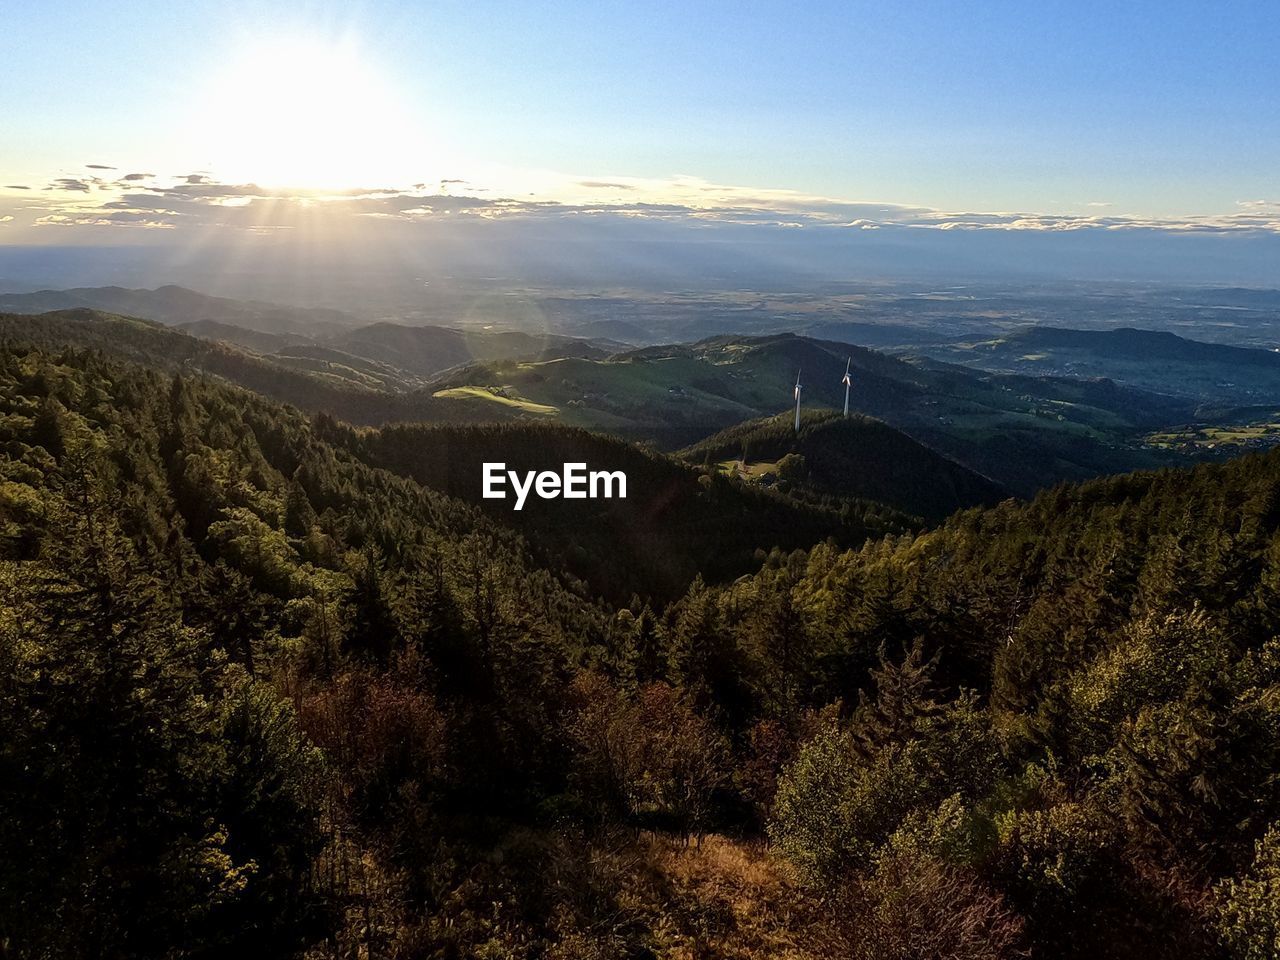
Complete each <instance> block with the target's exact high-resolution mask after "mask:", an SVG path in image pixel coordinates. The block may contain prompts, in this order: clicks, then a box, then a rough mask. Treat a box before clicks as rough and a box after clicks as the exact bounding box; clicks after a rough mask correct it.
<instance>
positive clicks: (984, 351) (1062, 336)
mask: <svg viewBox="0 0 1280 960" xmlns="http://www.w3.org/2000/svg"><path fill="white" fill-rule="evenodd" d="M917 349H918V350H919V352H921V353H924V354H926V355H928V356H930V357H934V358H937V359H941V360H947V361H950V362H954V363H960V364H965V365H968V366H971V367H978V368H980V369H983V370H988V371H992V372H998V373H1010V372H1014V373H1021V374H1026V375H1035V376H1046V375H1049V376H1073V377H1106V378H1108V379H1111V380H1113V381H1115V382H1117V383H1120V384H1123V385H1126V386H1130V387H1136V388H1139V389H1142V390H1154V391H1159V392H1161V393H1165V394H1171V395H1174V396H1178V397H1183V398H1187V399H1188V400H1191V401H1194V402H1198V403H1209V404H1212V405H1213V406H1217V407H1225V406H1230V405H1238V406H1242V405H1246V404H1264V403H1270V404H1276V405H1280V353H1275V352H1274V351H1271V350H1260V349H1256V348H1251V347H1235V346H1227V345H1225V344H1219V343H1204V342H1201V341H1199V340H1189V339H1187V338H1185V337H1180V336H1178V335H1177V334H1174V333H1168V332H1164V331H1157V330H1138V329H1134V328H1132V327H1122V328H1119V329H1113V330H1074V329H1069V328H1063V327H1047V326H1032V327H1026V328H1023V329H1021V330H1016V331H1013V332H1011V333H1008V334H1006V335H1004V336H1001V337H997V338H993V339H977V340H975V339H967V340H955V341H952V342H949V343H936V344H925V345H921V346H920V347H918V348H917Z"/></svg>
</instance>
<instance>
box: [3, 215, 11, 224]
mask: <svg viewBox="0 0 1280 960" xmlns="http://www.w3.org/2000/svg"><path fill="white" fill-rule="evenodd" d="M12 219H13V214H7V215H6V216H3V217H0V223H8V222H9V221H11V220H12Z"/></svg>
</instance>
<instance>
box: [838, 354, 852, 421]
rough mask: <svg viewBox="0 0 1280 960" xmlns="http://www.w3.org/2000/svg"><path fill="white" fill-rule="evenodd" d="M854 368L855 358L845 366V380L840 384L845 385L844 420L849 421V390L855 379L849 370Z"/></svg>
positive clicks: (850, 359)
mask: <svg viewBox="0 0 1280 960" xmlns="http://www.w3.org/2000/svg"><path fill="white" fill-rule="evenodd" d="M851 366H853V357H850V358H849V361H848V363H846V364H845V365H844V379H842V380H841V381H840V382H841V383H843V384H844V418H845V419H846V420H848V419H849V388H850V387H851V386H853V377H851V376H849V368H850V367H851Z"/></svg>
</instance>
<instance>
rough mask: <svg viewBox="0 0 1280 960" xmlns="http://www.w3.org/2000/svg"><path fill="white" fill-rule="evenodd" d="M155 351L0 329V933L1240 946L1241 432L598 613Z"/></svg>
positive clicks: (370, 435) (1250, 942)
mask: <svg viewBox="0 0 1280 960" xmlns="http://www.w3.org/2000/svg"><path fill="white" fill-rule="evenodd" d="M59 322H62V321H59ZM56 329H57V328H56V327H52V326H46V327H43V328H39V329H38V330H37V332H38V333H40V335H41V336H46V335H47V336H48V337H49V339H56ZM103 329H104V330H107V329H109V330H111V331H113V332H115V333H119V332H121V331H127V330H128V329H129V327H128V326H127V325H124V326H118V325H117V326H114V327H106V326H104V327H103ZM139 336H140V337H150V336H151V331H150V330H149V329H147V328H142V332H141V333H139ZM174 336H180V335H174ZM186 339H190V338H186ZM166 342H169V341H166ZM173 342H174V343H177V341H173ZM148 343H150V341H149V340H148ZM126 348H127V343H123V344H116V345H115V349H116V351H117V352H118V351H120V350H122V349H126ZM148 349H150V347H149V346H148ZM175 356H180V354H175ZM181 371H182V367H181V364H180V363H177V362H175V363H171V364H169V366H168V368H167V369H155V368H148V367H141V366H137V365H132V364H127V363H122V362H120V361H119V360H116V359H112V358H109V357H106V356H104V355H102V353H100V352H98V351H95V350H89V349H84V348H72V347H67V346H62V347H56V346H55V347H50V346H49V345H48V344H47V343H46V344H45V345H43V346H42V345H37V344H34V343H31V342H29V341H28V342H21V341H20V340H19V338H18V337H17V336H16V335H15V333H14V332H13V331H12V330H11V329H6V332H5V337H4V343H3V345H2V346H0V596H2V597H3V601H2V602H0V668H2V669H0V730H2V731H4V733H3V735H2V736H0V857H2V858H3V860H4V862H5V863H6V865H7V869H6V871H5V872H4V874H3V876H0V942H2V943H3V944H4V949H5V951H6V952H7V953H10V954H12V955H14V956H16V957H21V958H27V957H50V956H58V957H73V958H78V957H84V958H89V957H95V958H96V957H138V958H141V957H154V956H165V955H185V956H192V957H210V958H212V957H220V956H226V955H228V953H230V952H232V951H242V952H248V953H261V952H268V953H270V954H272V955H275V956H311V957H321V956H332V955H333V954H334V953H335V952H336V953H338V954H340V955H344V954H363V955H366V956H386V957H393V956H395V957H406V958H416V957H424V958H425V957H470V956H485V957H496V958H512V960H514V958H533V957H547V958H558V960H569V958H619V960H621V958H632V957H649V956H655V957H660V956H672V957H674V956H688V955H699V956H704V957H709V958H724V960H729V958H743V957H772V956H779V955H790V956H792V957H795V958H803V960H817V958H825V957H830V956H851V957H857V958H866V960H900V958H902V957H904V956H908V957H909V956H917V957H927V958H936V957H968V958H984V960H1013V958H1017V957H1024V956H1027V955H1031V956H1034V957H1039V958H1049V960H1056V958H1062V960H1067V958H1070V960H1085V958H1090V960H1092V958H1115V960H1120V958H1135V957H1136V958H1152V960H1163V958H1166V957H1168V956H1170V955H1177V956H1182V957H1187V958H1194V960H1256V958H1262V957H1269V956H1271V955H1272V954H1273V952H1274V950H1273V947H1274V942H1275V941H1274V935H1275V930H1276V929H1277V928H1278V927H1280V911H1278V910H1277V904H1276V900H1275V895H1274V891H1275V889H1276V886H1277V885H1278V884H1280V783H1278V782H1277V779H1276V777H1275V770H1276V769H1277V767H1278V766H1280V641H1277V639H1276V637H1277V629H1278V628H1280V451H1276V452H1272V453H1269V454H1264V455H1255V456H1249V457H1244V458H1241V459H1238V460H1234V461H1231V462H1229V463H1226V464H1222V465H1212V466H1200V467H1196V468H1194V469H1187V470H1164V471H1157V472H1147V473H1136V474H1130V475H1125V476H1118V477H1110V478H1104V479H1099V480H1095V481H1091V482H1088V483H1085V484H1080V485H1062V486H1058V487H1055V488H1053V489H1051V490H1048V491H1045V492H1043V493H1041V494H1039V495H1038V496H1037V497H1035V498H1034V499H1033V500H1031V501H1030V502H1027V503H1017V502H1013V501H1005V502H1002V503H1000V504H999V505H997V506H994V507H991V508H987V509H976V508H975V509H970V510H966V511H963V512H961V513H958V514H956V515H954V516H952V517H951V518H950V519H949V520H947V521H946V522H945V523H943V524H942V525H941V526H939V527H938V528H936V529H933V530H928V531H924V532H920V533H912V532H906V533H896V534H893V535H890V536H887V537H885V538H883V539H878V540H873V541H871V542H869V543H867V544H866V545H865V546H862V547H861V548H858V549H841V548H840V547H839V546H837V545H835V544H830V543H825V542H823V543H817V544H815V545H813V546H812V548H811V549H809V550H807V551H800V550H794V551H791V552H786V551H782V550H773V551H770V552H768V553H767V555H766V556H765V557H764V558H763V564H762V566H761V567H760V569H759V570H758V572H755V573H753V574H750V575H747V576H743V577H740V578H738V579H737V580H735V581H733V582H731V583H729V582H720V583H708V582H707V581H706V579H705V578H702V577H696V576H695V578H694V580H693V582H692V583H691V584H690V586H689V587H688V589H687V590H686V591H685V592H684V593H683V595H682V596H680V597H679V598H678V599H676V600H675V601H674V602H672V603H670V604H669V605H667V606H666V607H665V608H661V609H656V608H655V607H654V606H653V605H649V604H645V603H643V602H641V601H638V600H637V601H634V602H630V603H627V604H626V605H625V606H622V605H617V604H615V605H613V606H611V607H605V606H603V605H601V604H599V603H597V602H595V601H593V600H592V599H591V597H592V596H593V595H594V593H595V592H596V591H594V590H593V589H590V588H589V587H587V586H584V585H583V584H582V583H580V582H579V581H578V580H577V579H576V578H575V577H574V576H572V575H570V574H569V573H567V572H566V571H565V570H563V569H559V568H557V569H546V568H542V567H540V566H539V562H547V561H548V559H549V557H550V556H551V554H550V553H549V552H548V551H546V549H545V548H538V549H535V550H531V549H530V548H529V547H528V546H527V545H526V542H525V541H524V540H523V539H522V538H521V536H519V535H518V534H517V533H515V532H513V531H512V530H510V529H506V528H505V527H504V526H502V525H501V524H498V523H496V522H494V519H493V516H491V515H489V514H487V513H486V512H484V511H481V510H479V509H477V508H475V507H473V506H470V505H467V504H465V503H463V502H461V501H460V500H458V499H456V498H453V497H449V496H445V495H443V494H441V493H439V492H436V491H434V490H432V489H431V488H430V486H427V485H424V484H422V483H419V482H417V481H416V480H414V479H410V478H409V477H407V476H402V475H399V474H398V473H396V472H393V470H392V469H386V467H392V468H395V469H404V470H405V471H406V472H413V470H414V469H417V470H419V471H421V476H422V477H423V478H424V479H425V480H428V481H429V482H439V483H440V484H441V485H442V486H443V487H445V488H447V487H448V486H449V484H450V483H451V482H452V481H451V480H450V477H449V475H448V468H443V473H441V474H439V475H438V476H435V477H434V478H433V473H432V472H433V471H434V470H438V469H441V468H440V467H439V463H438V460H439V458H440V457H444V456H448V457H449V459H450V460H452V459H453V456H452V455H450V451H451V450H452V449H455V448H454V447H451V446H450V445H453V444H457V443H459V442H464V443H465V442H466V441H465V440H462V439H460V438H467V436H468V434H467V430H462V431H454V432H452V433H451V432H450V431H449V430H446V429H443V428H437V429H439V430H440V432H439V433H438V434H435V435H431V433H430V430H431V428H423V427H417V426H409V427H403V428H389V429H386V430H382V431H361V430H358V429H354V428H350V427H347V426H345V425H343V424H340V423H337V422H335V421H333V420H332V419H331V418H328V417H326V416H316V417H313V418H310V419H309V418H307V417H306V416H304V415H302V414H300V413H298V412H297V411H295V410H291V409H288V408H286V407H283V406H281V405H280V404H278V403H275V402H272V401H269V400H266V399H264V398H262V397H257V396H254V395H253V394H251V393H248V392H246V391H244V390H240V389H236V388H233V387H230V386H227V385H225V384H223V383H220V382H217V381H215V380H212V379H210V378H207V377H204V376H200V375H191V374H190V373H188V374H183V373H182V372H181ZM489 429H491V428H483V429H481V428H476V432H477V436H479V435H481V434H483V432H484V431H486V430H489ZM506 429H510V428H506ZM472 439H474V438H472ZM510 439H511V441H512V443H514V444H515V445H516V446H517V447H519V446H521V445H524V446H526V447H527V448H529V449H533V448H536V447H537V446H538V445H539V444H540V443H541V444H542V445H543V446H545V447H546V448H547V449H553V448H554V449H556V450H557V452H558V450H559V448H556V447H554V444H556V443H565V444H573V443H577V442H578V441H579V440H580V439H582V438H580V437H578V436H577V435H574V434H573V433H572V432H571V431H562V430H560V431H552V432H549V433H545V434H544V433H540V432H539V431H537V430H530V429H525V428H521V429H519V430H516V431H515V432H514V433H513V434H512V436H511V438H510ZM495 442H496V441H495ZM627 449H628V450H631V451H632V453H631V454H630V455H631V456H634V457H648V456H649V455H648V454H645V453H644V452H643V451H640V450H636V449H635V448H630V447H628V448H627ZM420 451H427V452H430V453H433V454H434V456H433V457H427V458H423V459H422V462H421V463H418V464H416V466H415V457H416V456H417V455H418V453H419V452H420ZM397 460H399V461H401V462H396V461H397ZM653 464H654V465H653V467H652V469H653V470H654V471H655V472H657V471H661V472H663V473H664V475H665V474H666V472H671V475H672V476H673V477H674V476H679V477H684V476H686V475H688V476H692V477H693V478H694V485H695V486H697V488H698V489H699V490H702V489H703V487H702V486H701V485H700V484H701V481H700V479H699V478H698V476H697V472H696V470H695V469H694V468H692V467H677V465H673V464H671V463H670V462H669V461H666V460H663V459H661V458H654V460H653ZM646 469H647V468H646ZM705 479H706V481H707V482H708V483H709V484H714V483H715V482H716V481H714V480H713V479H712V478H711V477H709V476H708V477H705ZM681 482H682V483H683V480H682V481H681ZM723 482H726V483H728V481H723ZM730 496H732V497H734V499H731V500H729V501H727V502H730V503H742V502H745V501H743V500H741V499H738V498H737V495H730ZM690 502H691V503H692V504H697V503H699V502H700V501H699V500H698V495H697V494H694V495H693V498H692V500H691V501H690ZM562 506H563V505H562ZM712 506H713V507H714V506H715V505H714V503H713V504H712ZM572 522H573V520H572V517H571V516H569V515H557V520H556V523H557V524H559V525H561V526H571V525H572ZM671 522H672V523H673V525H675V526H676V527H677V531H676V534H675V535H679V532H680V529H679V528H680V525H681V524H682V523H683V522H684V519H683V515H681V517H679V518H675V519H673V520H672V521H671ZM739 522H740V523H742V524H744V525H745V524H749V523H750V517H749V516H743V517H741V519H740V520H739ZM767 529H770V530H771V529H773V528H771V527H770V528H767ZM535 532H537V531H536V530H532V529H531V531H530V535H531V536H532V535H533V534H534V533H535ZM761 546H762V547H763V546H766V544H764V543H762V544H761ZM630 556H631V557H632V558H633V559H634V562H636V563H653V564H662V563H664V562H666V559H665V554H663V553H662V552H661V551H659V552H657V553H654V554H649V553H645V552H635V553H633V554H631V555H630ZM629 562H631V561H629ZM703 837H707V838H708V839H707V842H706V845H705V846H703V845H701V844H700V842H699V841H700V839H701V838H703ZM766 838H767V851H765V852H762V849H763V848H762V847H761V841H762V840H764V839H766ZM689 841H693V842H692V843H690V842H689Z"/></svg>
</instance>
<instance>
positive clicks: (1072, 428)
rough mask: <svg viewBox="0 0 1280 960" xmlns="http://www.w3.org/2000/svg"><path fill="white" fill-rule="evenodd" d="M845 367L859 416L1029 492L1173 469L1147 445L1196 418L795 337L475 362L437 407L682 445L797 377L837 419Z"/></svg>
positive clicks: (1102, 394) (1179, 409)
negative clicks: (483, 405) (459, 404)
mask: <svg viewBox="0 0 1280 960" xmlns="http://www.w3.org/2000/svg"><path fill="white" fill-rule="evenodd" d="M848 361H851V363H852V370H853V386H852V389H851V393H850V403H851V406H852V409H854V410H856V411H858V412H859V413H864V414H868V415H871V416H874V417H877V418H879V419H881V420H884V421H885V422H886V423H889V424H890V425H892V426H894V427H897V428H898V429H900V430H902V431H904V432H905V433H907V434H908V435H910V436H912V437H914V438H915V439H916V440H918V441H920V442H922V443H924V444H925V445H926V446H929V447H932V448H934V449H936V450H938V451H940V452H942V453H944V454H946V455H947V456H949V457H951V458H952V459H954V460H956V461H958V462H960V463H962V464H964V465H965V466H967V467H969V468H970V469H971V470H973V471H975V472H977V473H980V474H983V475H985V476H989V477H992V478H993V479H995V480H996V481H997V482H999V483H1000V484H1002V485H1004V486H1006V487H1008V488H1010V489H1012V490H1014V491H1016V492H1018V493H1021V494H1029V493H1031V492H1033V491H1034V490H1036V489H1038V488H1040V487H1043V486H1046V485H1050V484H1052V483H1054V482H1057V481H1059V480H1063V479H1083V478H1087V477H1091V476H1096V475H1098V474H1101V473H1108V472H1114V471H1117V470H1124V469H1132V468H1134V467H1149V466H1157V465H1160V464H1164V463H1170V462H1175V460H1174V458H1173V457H1171V456H1170V454H1169V453H1168V452H1165V451H1161V450H1157V449H1154V448H1152V447H1150V446H1148V445H1146V444H1145V443H1144V441H1143V437H1144V436H1145V434H1146V433H1147V432H1149V431H1150V430H1153V429H1156V428H1158V427H1161V426H1166V425H1169V424H1175V423H1182V422H1185V421H1186V420H1187V419H1188V418H1189V417H1190V416H1191V414H1192V411H1193V408H1194V404H1190V403H1188V402H1187V401H1184V400H1178V399H1175V398H1172V397H1167V396H1162V395H1159V394H1154V393H1148V392H1143V391H1138V390H1132V389H1126V388H1122V387H1118V386H1117V385H1116V384H1114V383H1110V382H1108V381H1081V380H1072V379H1067V378H1058V379H1052V378H1033V377H1023V376H994V375H988V374H981V373H975V372H974V371H972V370H969V369H966V368H964V367H961V366H946V365H943V364H939V363H936V362H930V361H925V362H920V363H908V362H906V361H905V360H901V359H897V358H894V357H890V356H887V355H885V354H880V353H876V352H874V351H871V350H866V349H863V348H859V347H852V346H848V345H846V344H839V343H832V342H828V341H819V340H810V339H807V338H803V337H797V336H794V335H790V334H783V335H778V336H772V337H716V338H713V339H710V340H705V341H702V342H700V343H696V344H689V345H676V346H668V347H649V348H645V349H642V350H635V351H631V352H628V353H623V354H617V355H615V356H613V357H611V358H609V359H608V360H576V359H570V360H557V361H550V362H545V363H538V362H510V363H499V364H476V365H471V366H468V367H463V368H460V369H458V370H455V371H451V372H450V373H449V374H446V375H444V376H442V377H441V378H439V379H438V380H437V381H436V383H435V384H434V387H435V390H434V396H435V398H437V399H447V398H449V397H450V396H453V395H454V394H452V393H451V392H450V391H453V390H457V389H458V388H461V387H470V388H474V389H478V390H494V391H498V392H500V393H502V394H503V395H506V396H511V397H516V398H520V399H523V400H526V401H528V402H531V403H535V404H539V405H541V406H544V407H553V408H555V410H556V417H557V418H558V419H559V420H560V421H561V422H564V423H568V424H572V425H575V426H582V427H586V428H588V429H596V430H604V431H608V432H613V433H618V434H621V435H623V436H627V437H631V438H635V439H653V440H656V441H657V442H658V443H659V444H661V445H662V446H666V447H681V446H687V445H689V444H691V443H696V442H697V441H698V440H700V439H703V438H705V437H707V436H708V435H710V434H711V433H714V432H716V431H718V430H722V429H725V428H726V427H729V426H732V425H734V424H736V423H740V422H742V421H743V420H749V419H756V418H758V417H761V416H772V415H774V414H776V413H778V412H779V411H780V410H786V409H788V408H789V407H790V402H791V395H792V386H793V385H794V383H795V379H796V374H797V371H799V372H800V375H801V378H802V380H803V381H804V385H805V391H804V402H805V404H806V406H807V407H810V408H825V409H839V408H840V407H841V406H842V405H843V403H844V387H843V386H842V384H841V378H842V377H843V375H844V370H845V364H846V362H848ZM470 412H471V411H468V413H470ZM495 415H498V412H496V411H495Z"/></svg>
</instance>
